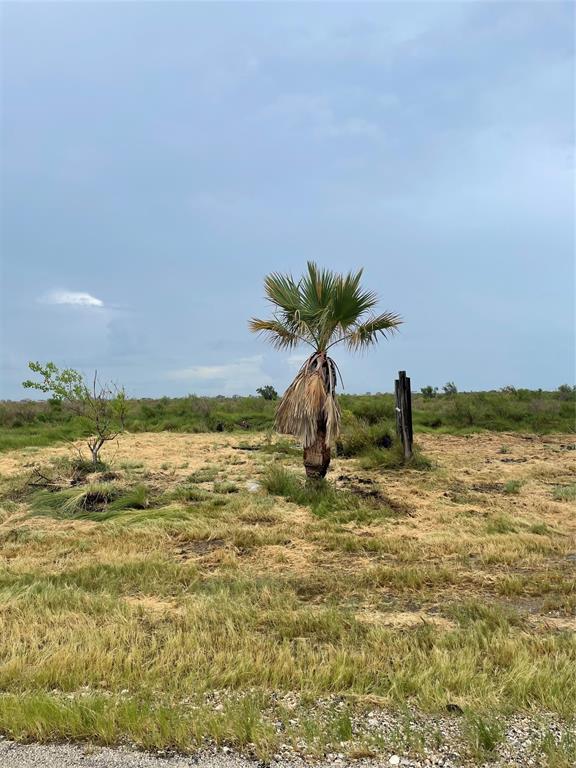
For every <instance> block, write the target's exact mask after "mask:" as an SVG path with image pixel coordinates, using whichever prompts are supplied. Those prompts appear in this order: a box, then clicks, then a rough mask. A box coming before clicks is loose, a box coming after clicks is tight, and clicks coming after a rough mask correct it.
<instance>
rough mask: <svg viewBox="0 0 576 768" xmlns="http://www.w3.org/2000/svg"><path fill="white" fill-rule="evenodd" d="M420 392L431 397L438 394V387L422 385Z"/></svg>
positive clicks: (423, 395)
mask: <svg viewBox="0 0 576 768" xmlns="http://www.w3.org/2000/svg"><path fill="white" fill-rule="evenodd" d="M420 392H421V393H422V397H426V398H428V399H429V398H431V397H436V395H437V394H438V387H432V386H430V385H428V386H427V387H422V389H421V390H420Z"/></svg>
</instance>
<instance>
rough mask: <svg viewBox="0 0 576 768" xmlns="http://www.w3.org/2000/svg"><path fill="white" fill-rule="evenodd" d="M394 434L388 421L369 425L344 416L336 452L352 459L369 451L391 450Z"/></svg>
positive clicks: (349, 416) (352, 417)
mask: <svg viewBox="0 0 576 768" xmlns="http://www.w3.org/2000/svg"><path fill="white" fill-rule="evenodd" d="M393 434H394V428H393V427H392V425H391V424H390V423H389V422H388V421H377V422H375V423H368V422H366V421H362V420H360V419H357V418H356V417H354V416H351V415H347V414H344V418H343V420H342V430H341V434H340V437H339V439H338V441H337V443H336V450H337V453H338V455H339V456H343V457H344V458H351V457H353V456H361V455H362V454H364V453H366V451H369V450H374V449H379V448H390V447H391V446H392V443H393V437H392V436H393Z"/></svg>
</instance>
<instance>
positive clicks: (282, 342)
mask: <svg viewBox="0 0 576 768" xmlns="http://www.w3.org/2000/svg"><path fill="white" fill-rule="evenodd" d="M248 325H249V328H250V330H251V331H252V332H253V333H258V334H263V335H264V336H266V337H267V339H268V341H269V342H270V343H271V344H272V346H273V347H275V348H276V349H294V347H296V346H298V344H300V343H302V342H304V343H310V342H309V341H308V339H306V337H304V336H300V335H298V334H297V333H296V332H295V331H294V330H293V329H292V328H291V327H290V324H289V323H282V322H280V321H279V320H259V319H258V318H257V317H253V318H252V320H250V322H249V324H248Z"/></svg>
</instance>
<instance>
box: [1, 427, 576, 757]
mask: <svg viewBox="0 0 576 768" xmlns="http://www.w3.org/2000/svg"><path fill="white" fill-rule="evenodd" d="M265 441H266V437H265V436H264V435H258V436H254V435H250V444H251V445H252V446H257V445H258V444H264V443H265ZM567 442H569V438H567V437H563V436H554V437H550V436H549V437H546V438H537V437H533V436H526V437H522V436H519V435H508V434H506V435H504V434H482V435H472V436H469V437H456V436H445V435H442V436H429V435H423V436H420V438H419V443H420V446H421V448H422V449H423V451H424V452H425V453H426V454H427V455H428V456H429V457H430V458H431V459H432V461H433V463H434V467H433V469H432V470H431V471H429V472H419V471H415V470H405V471H386V472H378V473H368V472H365V471H361V470H360V469H359V468H358V465H357V464H356V463H355V461H354V460H343V459H336V460H335V461H334V463H333V467H332V472H331V475H330V476H331V478H332V481H333V482H334V483H335V485H336V486H337V488H339V489H341V491H342V493H343V494H345V493H348V494H350V492H351V490H352V493H355V492H356V491H358V490H359V489H360V490H362V489H363V490H364V491H366V489H369V490H370V491H372V492H373V491H378V492H379V493H380V494H381V497H380V498H381V499H382V504H383V507H382V510H381V511H379V508H378V506H377V505H376V506H372V507H370V506H368V507H366V508H363V507H362V508H360V509H356V508H354V509H353V510H351V511H350V510H348V512H347V515H346V516H345V517H338V515H337V514H334V513H333V510H332V511H331V510H330V509H328V511H326V510H325V511H324V512H322V510H316V511H315V510H314V509H312V508H310V507H309V506H301V505H297V504H294V503H292V502H289V501H287V500H286V499H284V498H279V497H274V496H271V495H269V494H267V493H266V491H265V490H264V489H263V488H260V490H258V491H257V492H255V493H254V492H250V491H249V490H248V488H247V485H246V484H247V482H252V481H262V479H263V477H264V475H265V472H266V468H267V467H268V466H269V465H271V464H274V465H277V464H283V465H287V466H289V467H290V468H291V470H293V471H294V472H296V473H299V474H302V469H301V466H300V461H299V459H297V458H296V457H292V458H289V457H288V456H285V455H283V456H275V455H274V454H272V453H269V452H260V451H257V450H242V448H243V447H246V446H243V443H242V439H241V437H239V436H238V435H220V434H218V435H180V434H167V433H161V434H157V433H154V434H138V435H124V436H123V437H122V438H121V439H120V440H119V442H118V445H116V446H110V447H108V452H107V454H106V455H105V456H104V458H105V460H107V461H108V462H109V464H110V468H111V470H112V472H113V476H112V477H111V479H110V478H109V479H106V478H103V477H99V476H96V477H93V478H88V480H89V481H92V482H93V483H102V482H104V483H108V485H109V486H112V487H116V486H118V487H119V488H124V489H126V488H133V487H136V486H145V487H146V489H147V491H146V493H148V494H149V498H150V499H151V501H150V502H148V501H146V504H142V506H143V507H144V508H141V509H137V508H130V507H127V508H123V507H122V508H119V509H118V510H117V511H113V510H112V506H110V510H108V508H106V509H105V510H104V511H102V510H100V511H99V512H98V513H97V514H91V513H89V512H87V513H85V514H82V515H81V517H78V516H72V517H64V518H62V517H61V516H60V514H59V512H58V509H57V508H55V507H54V506H53V505H52V506H50V507H48V508H47V509H43V508H42V505H41V504H40V506H39V502H38V500H37V497H36V496H35V495H34V493H36V491H34V489H32V491H31V489H30V488H28V489H27V488H26V486H25V483H24V482H23V478H25V477H26V475H30V474H31V473H32V471H33V468H34V465H38V466H42V467H47V468H48V469H47V470H43V471H45V472H46V471H49V470H50V462H51V461H52V460H54V459H58V458H61V457H63V456H65V455H67V453H68V451H69V449H67V448H65V447H61V446H60V447H53V448H47V449H40V450H37V451H35V452H33V453H30V452H29V451H20V452H12V453H10V454H4V455H2V456H0V473H1V475H0V477H1V480H2V486H1V487H0V494H2V498H3V499H4V500H3V501H0V638H1V639H0V687H1V688H2V690H3V691H5V694H4V695H3V696H0V729H3V730H4V731H6V732H7V733H9V734H12V735H14V736H17V737H34V738H59V737H60V738H62V737H66V736H67V735H73V736H74V737H85V738H93V739H96V740H100V741H110V742H113V741H118V740H119V739H121V738H123V737H129V738H130V739H132V740H134V741H136V742H137V743H140V744H143V745H148V746H149V745H157V746H162V745H166V744H172V745H174V746H177V747H178V748H181V749H188V748H192V747H193V746H194V744H197V743H198V740H199V739H201V738H204V737H205V736H210V735H212V736H213V737H216V736H215V734H216V733H217V732H218V728H219V727H220V726H218V725H217V722H216V721H215V720H213V715H211V714H210V713H207V714H206V719H205V725H204V726H203V728H204V730H202V729H200V730H198V731H193V729H192V730H191V726H190V727H189V726H187V728H188V730H186V729H183V727H182V728H180V727H179V726H178V727H177V726H175V725H174V721H173V718H175V717H177V716H181V717H182V718H183V722H184V721H186V722H187V723H188V721H189V717H188V714H189V713H188V708H189V707H190V706H200V705H199V704H198V701H197V697H198V696H201V695H202V694H204V692H206V691H208V690H210V689H212V688H219V689H226V690H228V691H234V692H236V694H237V695H239V696H244V697H246V696H248V697H253V696H254V695H255V692H256V694H257V695H258V696H263V697H264V698H266V697H267V696H269V695H270V692H271V691H273V690H279V691H285V692H286V691H290V690H296V691H299V692H301V693H303V694H307V695H310V696H321V695H326V694H332V693H338V694H340V695H343V696H345V697H349V699H350V701H354V702H356V703H358V702H362V701H363V700H366V701H369V700H370V699H371V697H374V696H376V697H378V699H379V700H380V701H382V702H383V703H386V704H387V705H388V706H396V705H399V704H401V703H405V702H408V703H410V704H413V705H415V706H418V707H420V708H423V709H429V710H436V711H437V710H439V709H440V710H441V709H442V708H443V707H445V705H446V704H447V703H448V702H450V701H452V702H453V701H456V702H458V703H459V704H460V705H461V706H463V707H470V708H471V709H473V710H478V711H482V710H486V709H491V710H494V711H504V712H510V711H522V710H532V711H544V710H551V711H554V712H557V713H559V714H561V715H563V716H567V717H570V716H572V714H573V711H574V701H576V642H575V639H574V634H573V630H574V628H575V627H574V614H575V608H576V586H575V566H576V559H575V552H576V514H575V508H574V504H573V503H571V502H570V501H565V500H564V501H558V500H555V498H554V494H553V489H554V488H555V487H556V486H558V485H566V486H569V485H570V484H571V483H573V482H574V472H575V470H576V458H575V456H574V452H572V451H567V450H564V449H563V448H562V447H561V446H562V445H565V444H566V443H567ZM190 477H192V478H193V480H192V481H190V479H189V478H190ZM510 483H512V484H510ZM50 498H54V497H53V496H51V497H50ZM146 498H147V499H148V496H147V497H146ZM342 498H348V496H343V497H342ZM147 504H148V506H146V505H147ZM81 690H83V691H85V692H86V691H87V692H88V694H89V695H90V696H91V697H92V699H91V702H92V703H91V705H90V706H91V709H90V710H89V711H90V712H92V715H91V716H90V717H87V716H86V717H87V719H86V717H85V716H84V715H82V714H81V713H80V710H79V709H77V708H75V705H72V704H69V705H67V706H68V709H65V710H62V709H59V708H58V707H59V706H60V705H58V706H56V705H55V704H54V702H56V703H57V702H59V701H60V700H61V697H62V696H64V697H66V696H68V697H70V698H69V701H72V702H74V701H76V697H77V696H78V691H81ZM88 694H86V695H88ZM111 700H113V701H115V702H116V704H117V706H118V707H119V709H118V710H117V711H118V712H120V711H121V712H122V713H123V714H122V716H120V714H119V715H118V719H117V721H114V722H113V723H112V724H110V722H108V721H106V722H108V724H107V725H106V726H104V725H103V722H104V720H103V719H102V718H103V717H104V715H102V718H101V717H100V715H99V714H98V713H99V712H100V711H101V708H102V707H104V704H103V703H102V702H106V701H107V702H110V701H111ZM82 701H83V702H84V703H83V704H82V706H84V708H86V696H84V695H83V699H82ZM50 702H52V704H54V706H52V704H50ZM355 706H356V704H355ZM51 707H52V708H51ZM130 707H132V709H130ZM84 711H85V710H82V712H84ZM243 711H244V710H243ZM250 711H252V710H250ZM102 712H104V710H103V709H102ZM138 713H139V714H138ZM187 713H188V714H187ZM231 717H233V716H232V715H231ZM234 717H235V715H234ZM242 717H244V715H242ZM163 718H166V723H170V728H168V725H167V724H166V723H164V720H163ZM187 718H188V719H187ZM211 718H212V719H211ZM240 719H241V718H240ZM234 722H235V721H234ZM238 722H240V720H239V721H238ZM258 722H260V721H258ZM162 723H164V725H162ZM198 727H199V726H198ZM238 727H239V728H240V725H239V726H238ZM146 729H148V730H147V731H146ZM150 729H152V730H150ZM256 730H257V732H255V734H253V739H252V740H253V741H255V742H257V743H258V744H260V747H261V748H262V751H263V752H266V749H267V748H268V747H266V745H268V746H269V740H270V739H271V738H272V737H271V736H270V732H269V729H268V727H267V726H266V724H265V723H264V724H263V725H262V729H261V730H258V729H256ZM145 732H147V733H148V736H146V733H145ZM150 733H152V734H154V735H152V736H150ZM227 738H229V739H231V740H232V741H234V742H235V743H239V739H240V737H239V736H238V733H236V734H235V735H234V734H232V735H231V734H228V737H227ZM294 738H295V739H298V738H303V736H302V734H295V736H294ZM240 741H241V740H240ZM265 747H266V748H265Z"/></svg>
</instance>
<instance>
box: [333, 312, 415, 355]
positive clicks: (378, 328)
mask: <svg viewBox="0 0 576 768" xmlns="http://www.w3.org/2000/svg"><path fill="white" fill-rule="evenodd" d="M401 324H402V319H401V318H400V317H399V315H396V314H394V313H393V312H383V313H382V314H381V315H378V316H377V317H372V318H370V319H369V320H366V322H364V323H359V324H358V325H356V326H355V327H354V330H353V331H352V332H351V333H349V334H347V335H346V336H344V337H342V338H341V339H339V341H344V342H345V343H346V346H347V347H348V348H349V349H350V350H353V351H354V350H358V349H364V348H366V347H370V346H372V345H373V344H376V343H377V342H378V338H379V336H383V337H384V338H386V337H387V334H388V333H394V332H395V331H397V330H398V326H400V325H401Z"/></svg>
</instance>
